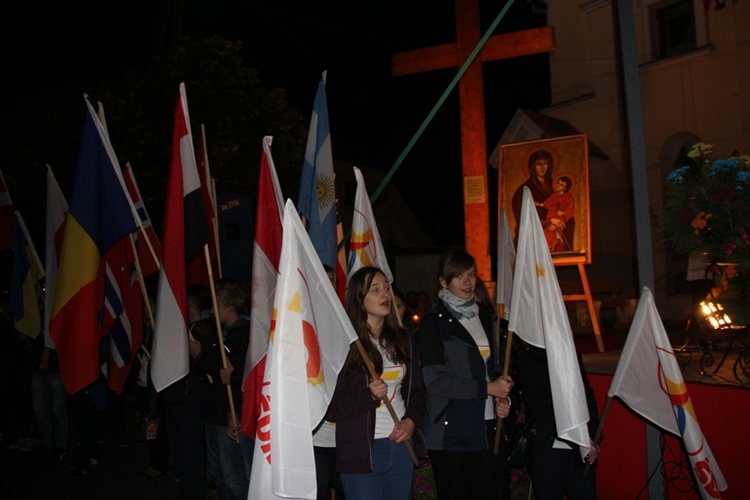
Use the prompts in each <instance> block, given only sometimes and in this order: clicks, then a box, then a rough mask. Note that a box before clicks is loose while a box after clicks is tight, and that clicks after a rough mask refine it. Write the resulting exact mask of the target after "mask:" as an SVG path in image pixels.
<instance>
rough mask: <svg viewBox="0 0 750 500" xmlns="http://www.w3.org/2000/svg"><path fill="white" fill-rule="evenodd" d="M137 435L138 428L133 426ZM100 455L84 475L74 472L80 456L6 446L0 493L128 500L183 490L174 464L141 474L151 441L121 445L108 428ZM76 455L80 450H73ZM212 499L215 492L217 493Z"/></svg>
mask: <svg viewBox="0 0 750 500" xmlns="http://www.w3.org/2000/svg"><path fill="white" fill-rule="evenodd" d="M132 434H133V435H134V437H135V434H137V429H135V428H134V429H133V432H132ZM98 451H99V461H98V464H97V465H95V466H93V467H91V469H90V470H89V472H88V474H86V475H85V476H84V477H83V478H72V477H69V466H70V465H71V464H72V463H73V461H74V460H75V457H74V456H69V457H68V456H66V457H65V458H64V459H63V460H62V461H58V460H55V459H51V458H44V457H42V456H40V453H39V452H22V451H19V450H9V449H7V443H3V446H2V448H0V463H2V464H3V465H2V467H0V485H2V486H0V491H2V493H0V498H4V499H8V500H13V499H45V500H88V499H91V500H94V499H96V500H105V499H106V500H120V499H122V500H125V499H143V500H147V499H160V500H164V499H171V498H174V496H175V493H176V491H177V482H176V481H175V478H174V472H173V470H170V471H168V472H167V474H165V475H164V476H161V477H159V478H155V479H141V477H140V473H141V472H142V471H143V470H144V469H146V467H148V465H149V462H148V446H147V445H146V443H145V441H143V442H140V443H134V444H130V445H128V446H120V445H118V444H117V443H116V442H115V440H114V439H113V437H112V435H111V433H105V434H104V436H103V440H102V441H101V442H100V443H99V445H98ZM71 455H74V450H71ZM207 498H208V499H211V498H215V493H213V494H209V495H208V496H207Z"/></svg>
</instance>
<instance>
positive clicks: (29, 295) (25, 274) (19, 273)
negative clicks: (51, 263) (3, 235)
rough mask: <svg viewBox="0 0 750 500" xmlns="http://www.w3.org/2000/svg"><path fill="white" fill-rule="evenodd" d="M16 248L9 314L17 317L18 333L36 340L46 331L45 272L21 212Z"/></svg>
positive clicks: (16, 227)
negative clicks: (41, 293)
mask: <svg viewBox="0 0 750 500" xmlns="http://www.w3.org/2000/svg"><path fill="white" fill-rule="evenodd" d="M15 218H16V220H15V227H14V234H15V244H14V246H13V270H12V274H11V280H10V293H9V295H8V312H10V313H11V314H13V326H14V327H15V329H16V330H18V331H19V332H21V333H23V334H24V335H26V336H27V337H30V338H32V339H35V338H37V336H38V335H39V332H40V331H42V317H41V313H40V311H39V298H38V295H37V284H38V283H39V280H41V279H42V278H44V268H43V267H42V263H41V262H40V261H39V256H38V255H37V253H36V249H35V248H34V243H33V242H32V241H31V237H30V236H29V232H28V230H27V229H26V224H24V222H23V218H22V217H21V213H20V212H16V217H15Z"/></svg>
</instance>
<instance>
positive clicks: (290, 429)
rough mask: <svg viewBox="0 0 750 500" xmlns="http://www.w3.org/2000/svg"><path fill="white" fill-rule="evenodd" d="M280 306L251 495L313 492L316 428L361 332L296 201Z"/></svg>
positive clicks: (290, 213)
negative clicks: (349, 315)
mask: <svg viewBox="0 0 750 500" xmlns="http://www.w3.org/2000/svg"><path fill="white" fill-rule="evenodd" d="M274 312H275V317H276V320H275V324H274V328H273V330H272V332H271V341H270V343H269V345H268V354H267V361H266V371H265V379H264V383H263V413H262V414H261V418H260V421H259V423H258V434H257V438H256V440H255V451H254V454H253V467H252V469H253V474H252V477H251V479H250V491H249V494H248V498H254V499H271V498H280V497H283V498H307V499H314V498H316V492H317V486H316V480H315V459H314V456H313V442H312V431H313V429H314V428H315V427H317V425H318V424H319V423H320V422H321V420H322V419H323V416H324V415H325V412H326V410H327V408H328V404H329V403H330V401H331V398H332V397H333V391H334V389H335V386H336V379H337V376H338V373H339V371H341V368H342V367H343V365H344V361H345V360H346V356H347V354H348V353H349V345H350V344H351V343H352V342H353V341H354V340H355V339H356V338H357V334H356V333H355V331H354V327H352V325H351V322H350V321H349V318H348V317H347V315H346V312H345V311H344V307H343V305H341V301H340V300H339V299H338V296H337V295H336V291H335V290H334V289H333V286H332V285H331V283H330V280H329V279H328V277H327V276H326V273H325V271H324V270H323V266H322V265H321V263H320V260H319V259H318V258H317V256H316V254H315V249H314V248H313V245H312V242H311V241H310V239H309V237H308V236H307V234H306V233H305V228H304V226H303V225H302V221H301V220H300V218H299V216H298V215H297V212H296V210H295V208H294V205H293V204H292V202H291V201H287V203H286V207H285V209H284V241H283V245H282V249H281V269H280V273H279V281H278V283H277V287H276V295H275V298H274Z"/></svg>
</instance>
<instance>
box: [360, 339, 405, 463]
mask: <svg viewBox="0 0 750 500" xmlns="http://www.w3.org/2000/svg"><path fill="white" fill-rule="evenodd" d="M354 344H355V345H356V346H357V350H358V351H359V355H360V356H362V360H363V361H364V362H365V366H366V367H367V371H368V372H370V377H371V378H372V379H373V380H375V379H377V378H378V374H377V373H375V369H374V368H373V367H372V361H370V356H368V355H367V353H366V352H365V348H364V347H363V346H362V342H360V341H359V339H357V340H355V341H354ZM382 401H383V403H385V407H386V408H388V413H390V414H391V418H392V419H393V423H394V424H396V426H400V425H401V420H399V418H398V415H396V411H395V410H394V409H393V405H392V404H391V401H390V400H389V399H388V394H386V397H384V398H383V399H382ZM415 430H416V427H415ZM404 444H405V445H406V449H407V450H409V455H411V459H412V461H413V462H414V467H419V459H418V458H417V454H416V453H414V448H412V446H411V443H410V442H409V440H406V441H404Z"/></svg>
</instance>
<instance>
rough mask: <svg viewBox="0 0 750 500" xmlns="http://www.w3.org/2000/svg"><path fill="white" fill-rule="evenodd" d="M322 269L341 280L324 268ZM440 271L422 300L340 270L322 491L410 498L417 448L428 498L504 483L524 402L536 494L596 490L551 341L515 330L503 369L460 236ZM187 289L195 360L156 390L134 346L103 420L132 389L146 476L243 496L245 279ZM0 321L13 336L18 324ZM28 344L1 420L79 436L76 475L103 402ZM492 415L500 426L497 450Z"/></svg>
mask: <svg viewBox="0 0 750 500" xmlns="http://www.w3.org/2000/svg"><path fill="white" fill-rule="evenodd" d="M329 271H331V270H329ZM329 277H330V278H331V280H332V281H334V280H335V275H334V273H333V272H329ZM437 278H438V285H439V286H438V293H437V297H435V299H434V300H433V301H432V302H430V300H429V296H428V294H427V293H424V292H410V293H408V294H406V295H404V294H402V293H401V292H399V291H398V290H397V289H395V288H392V285H391V283H389V282H388V280H387V278H386V276H385V274H384V273H383V271H382V270H380V269H378V268H375V267H364V268H362V269H359V270H358V271H356V272H355V273H354V274H352V275H351V276H350V277H349V283H348V290H347V295H346V300H345V310H346V312H347V314H348V316H349V319H350V320H351V322H352V325H353V327H354V330H355V331H356V333H357V336H358V338H359V346H355V344H352V346H351V348H350V352H349V354H348V357H347V359H346V361H345V364H344V367H343V369H342V370H341V372H340V374H339V377H338V380H337V382H336V388H335V391H334V395H333V398H332V400H331V402H330V406H329V408H328V412H327V413H326V415H325V419H324V420H323V421H322V422H321V423H320V425H319V426H318V427H317V428H316V429H315V430H314V431H313V442H314V445H315V448H314V450H315V463H316V471H317V480H318V498H319V499H329V498H332V497H335V498H336V499H341V498H349V499H356V500H368V499H386V498H387V499H389V500H392V499H406V498H411V496H412V494H413V490H414V477H415V461H418V463H419V464H420V467H429V468H431V469H432V472H433V473H434V491H435V493H436V494H435V498H441V499H443V500H446V499H464V498H466V499H482V500H484V499H506V498H510V472H511V466H510V465H509V463H508V460H507V457H508V453H509V447H510V445H511V440H512V437H513V435H514V433H515V428H516V425H515V423H516V421H517V420H518V415H517V412H518V411H519V410H518V408H519V407H522V408H524V409H525V414H524V415H523V417H524V418H525V419H526V420H527V421H529V422H531V425H532V427H533V429H534V430H533V432H531V437H530V442H529V444H528V446H527V456H526V462H525V465H526V468H527V470H528V472H529V474H530V477H531V483H532V487H533V492H534V496H535V498H537V499H562V498H564V497H566V496H567V498H576V499H594V498H596V480H595V477H596V476H595V474H594V473H593V472H591V471H590V472H589V473H588V474H585V475H584V474H583V471H584V468H585V467H586V466H587V464H588V465H594V466H595V463H596V460H597V458H598V452H599V448H598V447H597V446H594V444H593V443H591V444H592V446H591V452H590V453H589V454H588V456H587V457H586V459H585V460H582V459H581V458H580V453H579V450H578V447H577V446H576V445H575V444H574V443H569V442H565V441H563V440H561V439H559V438H558V436H557V431H556V426H555V416H554V411H553V406H552V397H551V389H550V380H549V377H551V376H555V375H554V374H552V373H549V371H548V368H547V361H546V351H545V350H543V349H539V348H537V347H534V346H530V345H528V344H526V343H524V342H523V341H522V340H519V339H515V340H514V343H513V347H512V369H511V370H510V376H508V377H502V376H501V374H502V373H503V368H504V366H503V361H504V359H505V352H504V351H505V348H506V343H505V342H504V341H502V337H503V336H505V335H507V328H505V326H506V325H507V324H506V323H505V322H504V320H502V319H500V318H499V317H498V315H497V314H496V311H495V307H494V303H493V301H492V300H491V299H490V295H489V294H488V293H487V290H486V288H485V287H484V284H483V283H482V281H481V280H480V279H479V278H477V276H476V268H475V263H474V259H473V257H472V256H471V255H470V254H468V253H467V252H466V251H464V250H461V249H455V250H451V251H449V252H447V253H446V254H444V255H443V257H442V259H441V261H440V264H439V271H438V276H437ZM334 285H335V283H334ZM188 304H189V312H188V314H189V323H190V334H189V335H190V340H189V353H190V369H189V373H188V375H187V376H185V377H184V378H183V379H181V380H179V381H178V382H176V383H174V384H173V385H171V386H169V387H167V388H166V389H164V390H163V391H161V392H159V393H157V392H156V391H155V390H154V388H153V386H152V385H151V383H150V380H149V377H148V366H147V363H148V362H147V357H144V356H139V363H137V364H136V366H134V368H133V370H132V372H131V377H130V378H131V383H130V384H129V385H127V386H126V391H125V392H124V393H123V395H116V394H110V400H109V407H108V410H107V411H109V412H110V417H109V419H108V420H109V422H110V424H111V427H112V429H111V430H112V432H113V433H115V434H117V433H122V434H121V435H122V436H125V435H126V432H124V431H123V429H125V428H126V427H127V423H126V417H125V415H124V412H123V411H120V410H118V408H121V407H122V405H121V402H122V400H123V399H124V398H127V397H129V396H130V397H132V399H133V400H134V401H136V404H135V408H136V409H137V412H138V418H139V419H140V420H141V421H142V422H143V431H144V433H143V438H144V439H145V440H146V441H147V443H148V450H149V458H150V464H149V467H148V468H146V469H145V470H144V471H143V472H142V477H143V478H144V480H149V479H153V478H158V477H160V476H162V475H164V474H165V473H166V471H167V468H168V467H169V464H170V462H171V464H172V466H173V468H174V472H175V477H176V479H177V493H176V496H177V498H180V499H183V498H184V499H192V498H196V499H204V498H206V489H207V487H208V488H215V489H216V492H217V495H218V497H219V498H220V499H222V500H223V499H240V498H241V499H243V500H244V499H245V498H248V488H249V484H250V477H251V473H252V455H253V448H254V441H253V439H252V437H251V436H247V435H245V434H243V433H242V432H241V430H240V422H241V419H242V415H241V408H242V390H241V386H242V378H243V371H244V363H245V356H246V351H247V348H248V344H249V339H250V322H249V319H250V318H249V316H248V314H249V307H248V306H249V300H248V293H247V289H246V287H243V286H241V285H239V284H235V283H232V282H229V281H226V282H220V283H218V284H217V287H216V308H215V310H216V311H217V314H218V321H217V318H216V317H215V316H213V310H214V308H213V307H211V306H212V304H211V298H210V293H207V291H206V290H201V289H195V290H192V291H191V292H190V293H189V297H188ZM217 323H218V324H220V327H221V331H220V332H217ZM6 327H7V325H5V326H4V327H3V328H6ZM4 337H5V338H4V339H3V342H10V341H9V340H8V339H9V338H10V337H12V336H11V335H8V336H4ZM40 338H41V336H40ZM146 338H147V342H146V343H147V344H148V338H149V336H148V335H147V336H146ZM27 344H28V345H26V352H27V353H28V358H27V359H25V360H24V361H19V360H18V359H16V360H15V361H14V362H15V363H20V362H25V363H28V365H27V367H28V368H29V370H28V373H29V376H28V380H26V379H24V380H20V381H19V380H16V381H15V382H17V383H15V384H12V389H13V390H15V391H21V392H23V391H26V392H27V394H28V396H29V397H28V398H27V400H28V401H32V402H33V404H32V405H31V408H23V404H21V403H20V402H21V401H24V400H25V399H24V398H22V397H21V398H12V399H10V400H12V401H17V402H19V405H18V406H19V407H18V408H13V409H11V411H9V412H5V415H4V422H3V424H4V425H3V433H4V434H5V435H11V436H13V438H14V441H13V442H12V444H11V446H15V447H17V448H21V449H24V450H26V449H29V450H30V449H33V448H38V450H37V453H39V454H40V455H41V456H43V457H45V458H48V459H59V458H61V457H63V456H64V455H65V454H66V452H67V450H68V448H71V449H72V448H75V451H76V454H77V459H76V460H75V461H73V462H72V464H73V466H72V468H71V471H70V472H71V475H73V476H78V477H83V476H85V475H86V474H87V472H88V471H89V470H90V468H91V467H93V466H95V465H96V463H97V450H96V447H97V432H99V431H100V430H101V429H102V421H103V415H104V414H103V412H102V410H101V409H100V408H98V407H97V406H96V404H95V401H93V399H92V398H91V397H90V394H88V393H87V392H86V391H81V392H79V393H76V394H73V395H71V396H67V395H66V393H65V390H64V387H63V385H62V382H61V381H60V377H59V372H58V371H57V370H56V358H55V353H54V350H51V349H47V348H44V346H43V344H41V343H40V341H37V342H35V343H29V342H27ZM147 347H148V345H147ZM4 351H5V350H4ZM4 361H9V362H10V360H4ZM579 365H580V367H581V376H582V379H583V381H584V386H585V388H586V393H587V394H586V396H587V401H588V404H589V415H590V421H589V432H590V434H591V435H592V436H593V434H594V429H595V427H596V423H597V409H596V404H595V402H594V399H593V393H592V391H591V390H590V387H589V386H588V382H587V379H586V374H585V372H584V370H583V365H582V363H581V362H580V357H579ZM0 366H2V368H3V370H5V369H6V368H8V366H9V365H6V363H5V362H3V363H2V364H0ZM14 373H15V376H18V374H19V373H24V371H23V370H17V371H15V372H14ZM27 382H28V385H27V386H26V387H25V388H24V384H26V383H27ZM9 387H10V386H9ZM127 387H130V389H127ZM4 390H7V387H6V388H4ZM521 401H522V404H519V402H521ZM31 415H33V416H34V417H36V418H35V419H32V418H31ZM25 419H28V420H25ZM32 421H33V422H34V426H33V428H34V430H33V431H32V429H31V426H30V425H29V422H32ZM118 422H119V423H118ZM131 422H132V420H131ZM498 427H500V428H501V429H502V433H501V436H502V437H503V439H501V440H500V443H499V453H496V452H495V450H493V442H494V440H495V436H496V433H497V430H498ZM32 432H33V433H34V435H35V436H36V437H37V439H38V444H35V443H36V442H35V441H34V440H32V439H30V436H31V435H32ZM15 438H18V439H15ZM74 445H75V446H74Z"/></svg>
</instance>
